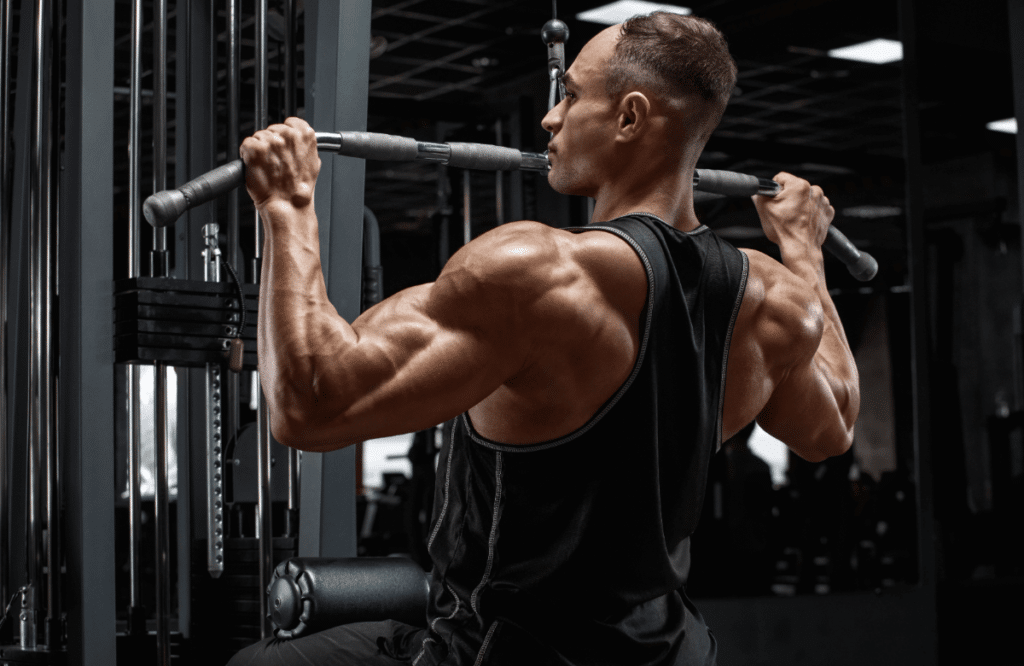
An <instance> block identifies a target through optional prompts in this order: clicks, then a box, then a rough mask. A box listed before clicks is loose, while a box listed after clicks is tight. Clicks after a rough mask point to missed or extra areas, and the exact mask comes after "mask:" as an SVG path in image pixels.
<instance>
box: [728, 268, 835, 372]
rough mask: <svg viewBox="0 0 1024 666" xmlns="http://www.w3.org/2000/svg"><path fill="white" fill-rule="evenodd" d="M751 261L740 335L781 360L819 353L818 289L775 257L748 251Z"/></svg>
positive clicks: (737, 322) (741, 313) (820, 325)
mask: <svg viewBox="0 0 1024 666" xmlns="http://www.w3.org/2000/svg"><path fill="white" fill-rule="evenodd" d="M740 251H741V252H743V253H744V254H746V255H747V258H748V259H749V266H750V269H749V272H748V277H747V285H746V290H745V291H744V293H743V302H742V304H741V305H740V312H739V316H738V318H737V321H736V333H737V334H739V335H741V336H747V335H749V336H752V337H753V338H754V339H755V340H756V342H758V343H759V346H761V347H762V349H764V350H765V351H767V350H768V349H771V350H772V351H773V352H774V353H775V354H776V356H775V358H777V359H778V360H782V359H786V361H785V362H784V363H783V364H788V362H789V360H790V357H792V356H794V355H796V356H803V355H804V350H811V351H813V350H814V349H817V346H818V341H819V340H820V339H821V333H822V325H823V324H822V309H821V301H819V300H818V297H817V295H816V294H815V292H814V288H813V287H812V286H811V285H809V284H807V282H805V281H804V280H802V279H801V278H799V277H798V276H797V275H796V274H794V273H793V272H792V271H791V270H789V269H788V268H786V267H785V266H784V265H783V264H782V263H780V262H778V261H776V260H775V259H773V258H772V257H770V256H768V255H766V254H764V253H762V252H758V251H757V250H752V249H748V248H741V249H740Z"/></svg>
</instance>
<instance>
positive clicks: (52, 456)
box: [40, 2, 61, 650]
mask: <svg viewBox="0 0 1024 666" xmlns="http://www.w3.org/2000/svg"><path fill="white" fill-rule="evenodd" d="M56 8H57V3H56V2H52V3H50V5H49V7H48V8H47V9H48V15H47V17H46V18H47V19H48V22H49V25H48V26H47V29H46V32H45V33H44V38H45V41H44V48H45V49H46V52H45V60H44V62H45V63H46V66H45V68H44V70H43V80H44V85H45V86H46V87H47V88H48V90H47V92H46V93H45V98H46V105H45V106H44V107H43V128H44V133H43V137H44V142H43V152H42V158H43V159H42V165H41V169H42V174H43V178H44V180H43V211H44V214H43V227H42V241H43V242H42V244H41V251H42V278H43V279H42V282H43V289H42V304H43V310H42V315H43V329H42V349H41V352H42V353H41V358H42V367H41V372H42V386H41V393H40V400H41V412H42V421H41V423H42V442H43V445H44V446H45V456H46V458H45V460H46V464H45V466H44V474H45V487H44V488H45V489H44V492H45V495H44V501H45V506H44V511H45V517H46V537H45V540H44V541H45V543H44V545H45V548H46V550H45V552H44V556H43V559H44V562H45V566H46V620H45V625H44V626H45V632H44V636H43V637H44V640H45V641H46V645H47V646H48V647H49V648H50V649H51V650H53V649H55V648H57V647H58V646H59V643H60V635H61V632H60V618H61V608H60V559H61V558H60V524H59V523H60V478H59V468H60V460H59V458H58V454H57V431H56V425H57V423H56V420H55V418H54V415H55V413H56V409H55V407H56V405H55V402H56V397H57V390H56V389H57V381H56V369H55V366H54V359H53V351H54V331H55V326H56V321H55V320H54V315H53V308H54V303H55V301H56V298H55V296H56V286H57V284H56V279H55V278H56V270H55V267H56V242H55V241H56V238H55V235H56V234H55V233H54V232H55V226H54V224H55V222H56V220H57V213H58V210H57V196H56V194H57V178H56V174H55V172H54V166H55V165H56V164H57V160H56V156H55V149H56V143H57V141H56V134H57V126H56V125H57V112H55V111H54V106H55V105H56V104H58V103H59V99H60V86H59V85H56V84H57V79H58V77H59V74H58V65H57V63H58V57H59V56H58V55H57V54H58V53H59V50H58V48H57V39H55V37H54V35H55V34H57V33H56V28H57V27H59V24H58V21H59V15H58V14H57V13H56V12H55V10H56Z"/></svg>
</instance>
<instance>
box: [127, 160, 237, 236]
mask: <svg viewBox="0 0 1024 666" xmlns="http://www.w3.org/2000/svg"><path fill="white" fill-rule="evenodd" d="M244 184H245V164H244V163H243V162H242V160H235V161H233V162H228V163H227V164H225V165H223V166H219V167H217V168H216V169H214V170H213V171H208V172H207V173H204V174H203V175H201V176H199V177H198V178H196V179H194V180H190V181H189V182H187V183H185V184H184V185H182V186H181V187H179V188H178V189H176V190H164V191H163V192H157V193H156V194H153V195H151V196H149V197H147V198H146V201H145V202H143V204H142V214H143V215H144V216H145V217H146V221H147V222H149V223H150V224H151V225H153V226H154V227H156V228H160V227H166V226H169V225H171V224H174V222H175V220H177V219H178V218H179V217H181V214H182V213H184V212H185V211H186V210H188V209H189V208H194V207H195V206H198V205H199V204H203V203H206V202H207V201H211V200H213V199H216V198H217V197H219V196H220V195H222V194H225V193H227V192H230V191H231V190H233V189H235V188H236V187H239V186H241V185H244Z"/></svg>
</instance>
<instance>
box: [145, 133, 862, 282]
mask: <svg viewBox="0 0 1024 666" xmlns="http://www.w3.org/2000/svg"><path fill="white" fill-rule="evenodd" d="M316 143H317V149H318V150H322V151H324V152H332V153H337V154H338V155H347V156H349V157H361V158H364V159H369V160H387V161H395V162H416V161H418V162H435V163H440V164H446V165H448V166H454V167H461V168H463V169H482V170H487V171H491V170H495V171H516V170H523V171H539V172H547V170H548V169H549V168H550V164H549V162H548V158H547V155H546V154H540V153H527V152H522V151H519V150H516V149H515V148H503V147H501V146H491V145H488V144H482V143H458V142H452V143H428V142H425V141H417V140H416V139H412V138H409V137H403V136H394V135H391V134H375V133H373V132H317V133H316ZM463 182H464V183H465V182H466V181H465V180H464V181H463ZM244 184H245V165H244V163H243V162H242V160H240V159H239V160H234V161H232V162H228V163H227V164H224V165H222V166H220V167H217V168H216V169H213V170H212V171H209V172H207V173H205V174H203V175H201V176H199V177H198V178H195V179H193V180H191V181H189V182H187V183H185V184H184V185H182V186H181V187H179V188H177V189H174V190H164V191H162V192H157V193H156V194H153V195H151V196H150V197H148V198H147V199H146V201H145V202H144V203H143V205H142V210H143V214H144V215H145V216H146V220H147V221H148V222H149V223H150V224H151V225H153V227H155V228H157V229H160V228H163V227H166V226H168V225H170V224H173V223H174V221H175V220H177V219H178V217H180V216H181V215H182V213H184V212H185V211H186V210H188V209H190V208H193V207H195V206H198V205H200V204H203V203H206V202H207V201H210V200H212V199H214V198H216V197H218V196H220V195H221V194H224V193H226V192H230V191H232V190H234V189H235V188H238V187H240V186H242V185H244ZM693 187H694V189H696V190H700V191H702V192H710V193H714V194H723V195H725V196H735V197H740V196H753V195H755V194H759V195H763V196H775V195H776V194H778V192H779V190H780V186H779V184H778V183H776V182H775V181H773V180H768V179H766V178H758V177H756V176H750V175H747V174H741V173H736V172H732V171H715V170H712V169H697V170H696V171H695V172H694V176H693ZM824 247H825V249H827V250H828V251H829V252H831V253H832V254H833V255H835V257H836V258H838V259H839V260H840V261H842V262H843V263H844V264H845V265H846V267H847V268H848V269H849V270H850V273H851V274H852V275H853V276H854V277H856V278H857V279H858V280H861V281H867V280H870V279H871V278H873V277H874V276H875V274H876V273H877V272H878V262H877V261H875V259H874V257H872V256H871V255H870V254H867V253H866V252H861V251H860V250H858V249H857V248H856V247H855V246H854V244H853V243H851V242H850V241H849V239H847V238H846V236H845V235H844V234H843V233H842V232H841V231H839V230H838V229H836V228H835V227H834V226H829V228H828V236H827V237H826V239H825V244H824Z"/></svg>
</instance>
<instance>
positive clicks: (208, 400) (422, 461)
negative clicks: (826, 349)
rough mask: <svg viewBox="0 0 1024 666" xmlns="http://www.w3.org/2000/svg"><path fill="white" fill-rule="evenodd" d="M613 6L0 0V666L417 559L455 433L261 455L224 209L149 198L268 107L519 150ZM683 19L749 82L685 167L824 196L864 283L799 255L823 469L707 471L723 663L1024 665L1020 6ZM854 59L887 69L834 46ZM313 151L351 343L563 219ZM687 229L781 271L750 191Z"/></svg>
mask: <svg viewBox="0 0 1024 666" xmlns="http://www.w3.org/2000/svg"><path fill="white" fill-rule="evenodd" d="M605 4H609V3H606V2H603V1H602V0H560V1H558V2H557V3H554V5H553V3H551V2H549V1H548V0H244V1H243V0H191V1H190V0H89V1H88V2H75V1H69V0H0V39H2V44H0V70H2V71H0V100H2V102H3V103H2V104H0V128H2V130H0V131H2V136H3V144H2V146H0V148H2V156H0V174H2V179H0V604H2V606H0V616H2V618H3V619H2V623H0V666H5V665H7V664H11V665H14V664H87V665H90V666H93V665H115V664H118V665H121V666H124V665H126V664H132V665H134V664H151V663H154V664H160V665H161V666H167V665H169V664H196V665H199V666H207V665H209V666H215V665H216V666H219V665H220V664H224V663H226V662H227V660H228V659H229V658H230V657H231V656H232V655H233V654H234V653H235V652H237V651H238V650H239V649H241V648H243V647H245V646H246V645H249V644H251V643H254V642H255V641H257V640H260V639H261V638H264V637H268V636H271V635H273V634H274V632H275V631H279V630H280V627H277V626H275V624H274V622H272V619H271V617H270V616H271V612H272V610H273V609H272V608H270V607H269V606H268V604H271V605H272V602H273V600H272V599H270V598H268V594H267V589H268V587H269V586H270V585H271V582H272V580H275V579H274V577H275V575H278V574H275V567H278V566H279V565H281V564H282V563H284V562H286V561H287V560H289V558H293V557H302V558H354V557H360V558H364V557H365V558H379V557H392V556H400V557H402V558H404V559H405V560H411V561H412V562H414V563H415V564H416V565H418V566H419V567H421V568H422V569H423V570H424V571H427V570H429V568H430V560H429V557H428V555H427V552H426V540H427V538H428V537H429V531H430V529H431V524H430V516H431V513H432V511H433V501H434V497H435V494H434V491H435V481H434V478H435V465H436V464H437V457H438V452H439V450H440V446H441V442H443V441H444V437H445V435H446V433H447V432H448V431H449V429H450V427H451V424H450V423H446V424H438V425H437V426H436V427H435V428H431V429H428V430H426V431H421V432H417V433H408V434H407V435H406V436H404V437H396V438H392V441H390V442H389V443H385V442H365V443H363V444H360V445H356V446H352V447H348V448H344V449H341V450H338V451H333V452H330V453H301V454H300V452H298V451H296V450H294V449H289V448H287V447H285V446H283V445H281V444H279V443H278V442H276V441H275V440H274V439H273V437H272V436H271V434H270V430H269V426H268V423H269V421H268V417H267V408H266V402H265V399H264V398H262V397H261V391H260V390H259V384H258V377H257V376H256V374H255V370H256V368H257V356H256V315H255V313H256V309H257V296H258V293H259V286H258V284H259V277H260V276H259V273H260V269H259V263H260V257H261V251H262V250H261V249H260V248H261V242H262V240H261V230H260V228H259V224H258V223H257V217H256V215H255V212H254V208H253V204H252V201H251V200H250V198H249V197H248V196H247V194H246V192H245V190H244V189H241V188H239V189H235V190H232V191H231V192H229V193H227V194H225V195H223V196H219V197H216V198H215V199H214V200H213V201H210V202H209V203H205V204H203V205H200V206H196V207H194V208H191V209H189V210H188V211H187V212H185V213H184V214H183V215H182V216H181V217H180V219H178V220H177V222H176V223H174V224H173V225H171V226H167V227H163V228H159V229H158V228H155V227H153V226H151V224H147V223H146V219H145V218H144V216H143V212H142V202H143V200H144V199H146V197H148V196H150V195H151V194H153V193H155V192H158V191H161V190H165V189H169V188H175V187H178V186H181V185H182V184H183V183H185V182H187V181H190V180H191V179H193V178H195V177H196V176H199V175H200V174H203V173H206V172H208V171H210V170H212V169H214V168H215V167H218V166H220V165H222V164H225V163H227V162H230V161H232V160H234V159H237V157H238V148H239V145H240V143H241V141H242V140H243V139H244V138H245V137H246V136H249V135H251V134H252V133H254V132H255V131H256V130H258V129H261V128H262V127H264V126H266V125H268V124H270V123H275V122H281V121H283V120H284V119H285V118H287V117H289V116H299V117H301V118H303V119H305V120H306V121H307V122H309V123H310V124H311V125H312V126H313V127H314V128H315V129H316V130H317V131H318V132H373V133H381V134H388V135H396V136H401V137H411V138H413V139H415V140H416V141H417V142H425V143H435V144H440V143H446V142H473V143H481V144H489V145H496V146H503V147H509V148H514V149H516V150H518V151H522V152H523V153H524V154H527V153H530V154H538V155H539V154H543V153H544V151H545V148H546V144H547V141H548V134H547V132H545V131H544V129H543V128H542V127H541V124H540V122H541V119H542V118H543V117H544V115H545V114H546V113H547V110H548V107H549V91H550V87H549V82H550V81H549V72H548V47H547V46H546V45H545V43H544V40H543V39H542V34H541V33H542V28H543V27H544V26H545V24H546V23H547V22H548V21H550V20H551V19H553V18H557V19H560V20H561V21H563V22H564V23H565V24H566V25H567V26H568V29H569V36H568V38H567V39H566V40H565V43H564V51H565V61H566V65H568V64H571V62H572V60H573V58H574V57H575V56H576V54H577V53H579V50H580V49H581V48H582V46H583V45H584V44H585V43H587V41H588V40H589V39H590V38H592V37H593V36H595V35H596V34H597V33H598V32H599V31H601V30H602V29H604V28H605V27H606V24H602V23H599V22H597V21H595V20H593V19H590V20H588V19H586V18H582V17H581V16H580V15H581V14H582V13H583V12H585V11H587V10H591V9H594V8H596V7H598V6H600V5H605ZM678 4H679V5H685V6H686V7H687V8H689V9H690V10H692V12H693V14H695V15H697V16H700V17H703V18H707V19H710V20H711V21H713V22H714V23H715V25H716V26H717V27H718V28H719V29H720V30H721V31H722V32H723V33H724V34H725V36H726V38H727V39H728V41H729V46H730V49H731V52H732V54H733V57H734V59H735V61H736V64H737V66H738V70H739V74H738V80H737V84H736V89H735V90H734V92H733V96H732V98H731V100H730V102H729V105H728V108H727V110H726V112H725V115H724V118H723V120H722V122H721V124H720V126H719V128H718V129H717V130H716V131H715V133H714V134H713V135H712V137H711V139H710V140H709V142H708V144H707V147H706V149H705V151H704V153H703V154H702V157H701V159H700V162H699V163H698V168H700V169H711V170H724V171H733V172H740V173H744V174H750V175H753V176H757V177H759V178H762V179H770V178H772V177H773V176H775V175H776V174H778V173H779V172H781V171H786V172H789V173H793V174H795V175H797V176H800V177H802V178H805V179H807V180H808V181H810V182H811V183H813V184H815V185H820V186H821V187H822V188H823V190H824V191H825V193H826V194H827V195H828V197H829V198H830V200H831V203H832V205H833V206H834V208H835V211H836V216H835V219H834V221H833V225H834V226H835V227H836V228H838V229H839V230H840V231H841V232H842V233H843V234H845V235H846V236H847V237H848V238H849V239H850V241H852V243H853V244H854V246H855V247H856V248H857V250H859V251H860V252H863V253H869V254H870V255H871V256H872V257H874V258H875V260H877V263H878V270H877V274H875V275H874V277H872V278H870V279H867V280H861V279H858V278H855V277H854V276H853V275H851V273H850V271H848V270H847V269H846V267H845V266H844V265H843V263H841V262H840V261H839V260H838V259H836V258H834V257H832V256H831V255H829V254H826V255H825V256H826V264H825V265H826V275H827V280H828V286H829V292H830V294H831V295H832V297H833V299H834V302H835V304H836V307H837V309H838V311H839V314H840V316H841V318H842V321H843V325H844V327H845V329H846V332H847V335H848V336H849V341H850V346H851V349H852V350H853V352H854V354H855V357H856V360H857V366H858V370H859V372H860V381H861V395H862V406H861V412H860V417H859V420H858V422H857V426H856V434H855V439H854V444H853V447H852V449H851V450H850V451H849V452H848V453H846V454H844V455H842V456H837V457H834V458H829V459H828V460H826V461H825V462H822V463H810V462H806V461H805V460H803V459H801V458H799V457H798V456H796V455H795V454H793V453H787V452H786V451H785V449H784V448H780V447H782V445H781V444H780V443H778V442H777V441H774V439H773V438H771V437H770V436H768V435H767V434H765V433H763V432H762V431H760V430H759V429H755V428H754V427H753V424H751V427H750V428H747V429H746V430H744V431H742V432H741V433H740V434H739V435H737V436H736V437H734V438H732V439H731V440H730V441H728V442H726V443H725V444H724V445H723V448H722V450H721V451H720V452H719V453H718V454H717V455H716V456H715V457H714V458H713V460H712V463H711V467H710V469H709V477H708V479H709V480H708V486H707V488H708V490H707V496H706V498H705V501H704V506H703V513H702V517H701V520H700V523H699V525H698V527H697V530H696V532H695V533H694V534H693V536H692V538H691V549H692V569H691V571H690V576H689V580H688V583H687V586H686V588H687V592H688V594H689V595H690V597H691V598H692V599H693V600H694V602H695V604H697V606H698V607H699V608H700V609H701V612H702V613H703V615H704V617H705V619H706V621H707V623H708V626H709V627H710V628H711V629H712V630H713V631H714V633H715V636H716V637H717V639H718V641H719V644H720V652H719V658H718V663H719V664H721V665H722V666H743V665H749V666H767V665H775V664H780V665H781V664H786V665H795V664H808V665H811V664H830V665H832V666H839V665H847V664H849V665H851V666H853V665H861V664H874V665H876V666H882V665H886V664H893V665H899V666H906V665H918V664H920V665H924V666H927V665H933V664H935V665H942V666H947V665H948V666H952V665H959V664H990V665H993V666H1005V665H1010V664H1024V648H1022V647H1021V646H1020V644H1019V643H1018V642H1017V640H1016V638H1015V636H1016V631H1017V630H1019V628H1020V627H1021V624H1022V620H1024V611H1022V610H1021V607H1022V606H1021V604H1020V597H1021V594H1022V592H1024V528H1022V525H1024V520H1022V519H1021V515H1022V512H1024V309H1022V304H1024V266H1022V260H1021V233H1022V229H1021V224H1022V223H1024V220H1022V219H1021V215H1020V199H1019V194H1018V193H1019V192H1020V191H1021V184H1022V178H1024V161H1022V156H1024V145H1022V140H1021V139H1020V138H1018V137H1019V135H1018V134H1017V132H1016V122H1015V121H1013V122H1012V123H1011V122H1007V121H1011V120H1012V119H1013V118H1014V117H1015V115H1016V110H1017V109H1024V0H996V1H993V2H971V3H968V2H959V1H957V0H892V1H886V0H863V1H862V2H859V3H851V2H843V1H841V0H766V1H753V0H692V1H691V2H680V3H678ZM876 39H883V40H891V41H892V42H893V43H895V44H897V45H898V46H901V48H902V50H901V52H900V54H899V55H897V56H896V57H894V58H893V59H891V60H889V61H887V62H882V63H875V62H864V61H857V60H852V59H847V58H843V57H836V56H835V55H830V51H833V50H835V49H839V48H841V47H846V46H850V45H854V44H859V43H863V42H868V41H870V40H876ZM998 121H1004V122H1003V123H998ZM993 123H998V124H993ZM1008 126H1009V129H1008ZM321 156H322V160H323V167H322V169H321V172H320V177H319V181H318V183H317V189H316V208H317V213H318V216H319V219H320V241H321V252H322V264H323V267H324V273H325V278H326V283H327V289H328V293H329V295H330V298H331V301H332V303H333V304H334V305H335V306H336V308H337V310H338V313H339V314H340V315H341V316H342V317H344V318H346V319H347V320H349V321H351V320H353V319H354V318H356V317H358V316H359V314H360V313H361V312H362V311H364V310H365V309H366V308H368V307H369V306H371V305H373V304H374V303H376V302H379V301H380V300H381V299H383V298H387V297H389V296H391V295H393V294H395V293H397V292H399V291H401V290H403V289H405V288H407V287H410V286H413V285H417V284H421V283H425V282H432V281H433V280H434V279H435V278H436V277H437V275H438V274H439V272H440V271H441V268H442V267H443V265H444V264H445V262H446V261H447V260H448V258H449V257H450V256H451V255H452V254H453V253H454V252H456V251H457V250H458V249H459V248H460V247H461V246H462V245H463V244H464V243H466V242H467V241H468V240H470V239H472V238H476V237H478V236H480V235H481V234H484V233H486V232H487V231H488V230H490V229H493V228H495V227H496V226H497V225H500V224H504V223H507V222H511V221H516V220H523V219H526V220H537V221H540V222H543V223H545V224H548V225H551V226H553V227H570V226H581V225H585V224H586V223H587V222H588V220H589V216H590V212H591V211H592V202H591V201H590V200H588V199H586V198H582V197H570V196H565V195H562V194H559V193H556V192H555V191H554V190H552V189H551V187H550V186H549V185H548V182H547V180H546V178H545V177H544V173H540V172H537V171H528V170H526V169H525V168H524V169H521V170H513V171H484V170H470V169H462V168H457V167H455V166H448V165H445V164H443V163H429V162H427V163H425V162H423V161H379V160H372V159H359V158H355V157H350V156H335V155H329V154H327V153H324V152H321ZM696 210H697V214H698V216H699V218H700V220H701V222H702V223H704V224H706V225H708V226H710V227H711V228H712V230H713V231H714V232H715V233H717V234H718V235H719V236H721V237H722V238H725V239H727V240H728V241H729V242H731V243H732V244H734V245H735V246H737V247H741V248H754V249H757V250H760V251H762V252H765V253H767V254H769V255H771V256H774V257H776V258H778V257H779V251H778V248H777V247H776V246H775V245H774V244H772V243H771V242H770V241H768V240H767V238H765V236H764V233H763V232H762V230H761V225H760V222H759V220H758V216H757V213H756V211H755V209H754V206H753V205H752V203H751V201H750V199H749V197H737V196H731V197H726V196H721V195H713V194H711V195H706V196H703V197H700V198H699V199H698V201H697V204H696ZM222 264H223V265H224V267H223V270H222ZM241 305H244V306H245V307H246V308H247V315H246V316H247V318H248V324H247V325H246V326H245V327H244V328H242V326H241V321H240V315H241V314H242V310H243V308H241V307H240V306H241ZM239 339H240V340H243V341H244V342H245V344H246V347H245V351H244V353H239V356H238V358H237V359H235V360H236V361H237V362H236V363H234V365H235V366H236V367H235V368H229V361H228V352H229V351H230V350H231V348H232V347H233V346H235V345H237V344H238V343H237V342H233V340H235V341H237V340H239ZM238 351H239V352H240V350H238ZM236 370H240V371H236ZM1014 516H1016V518H1015V517H1014ZM636 547H637V548H643V544H636ZM594 583H595V585H599V584H600V581H595V582H594Z"/></svg>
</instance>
